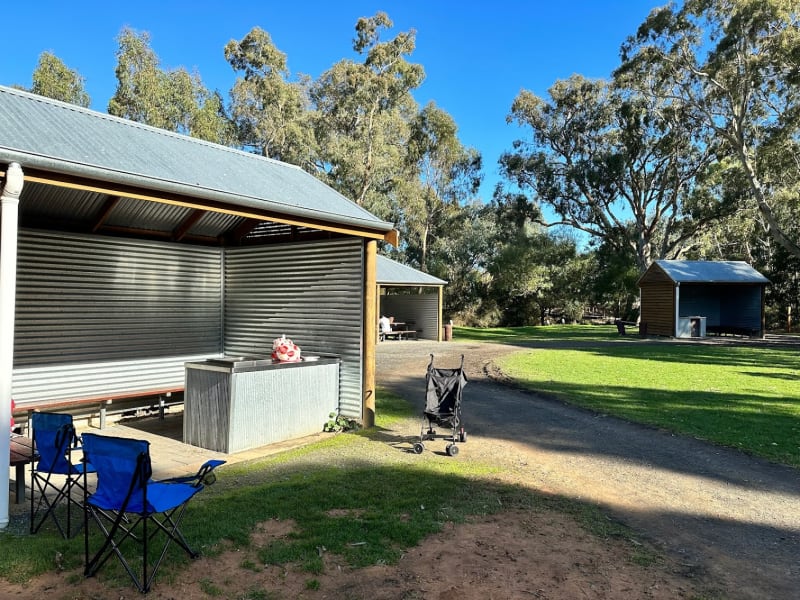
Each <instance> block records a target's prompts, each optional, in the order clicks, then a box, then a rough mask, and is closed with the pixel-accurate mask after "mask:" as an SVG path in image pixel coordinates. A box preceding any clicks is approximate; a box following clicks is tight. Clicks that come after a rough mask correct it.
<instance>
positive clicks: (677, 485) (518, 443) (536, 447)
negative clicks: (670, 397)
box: [378, 342, 800, 599]
mask: <svg viewBox="0 0 800 600" xmlns="http://www.w3.org/2000/svg"><path fill="white" fill-rule="evenodd" d="M516 350H519V348H513V347H509V346H501V345H486V344H481V345H480V346H479V345H477V344H469V343H449V344H433V343H426V342H419V343H414V342H406V343H384V344H381V345H380V347H379V352H378V372H379V374H380V375H379V381H380V383H381V385H383V386H385V387H387V388H389V389H392V390H394V391H396V392H397V393H399V394H401V395H403V396H405V397H407V398H415V397H417V398H423V397H424V394H423V390H424V380H423V379H422V378H421V377H420V375H419V374H420V373H424V370H425V366H426V365H427V362H428V360H429V354H430V353H431V352H433V353H434V354H435V356H436V362H435V364H436V365H437V366H442V367H449V366H457V365H458V361H459V359H460V355H461V354H462V353H464V354H465V355H466V365H465V366H466V370H467V373H468V375H469V377H470V379H471V382H470V384H469V385H468V387H467V388H466V390H465V402H464V423H465V425H466V428H467V430H468V444H467V445H465V446H464V447H463V448H462V454H469V455H472V456H476V457H477V456H480V455H481V454H484V453H489V454H491V456H492V458H493V460H498V461H501V462H502V463H503V464H505V466H506V468H507V470H508V472H509V474H510V477H512V478H514V479H516V480H517V481H519V482H522V483H525V484H527V485H530V486H531V487H533V488H536V489H538V490H542V491H545V492H548V493H552V494H557V495H561V496H565V497H569V498H578V499H581V500H585V501H589V502H591V503H593V504H597V505H599V506H601V507H604V508H605V509H607V510H608V511H609V512H610V513H611V514H612V515H614V516H615V517H616V518H619V519H620V520H621V521H623V522H624V523H626V524H627V525H629V526H631V527H632V528H634V529H635V530H637V531H640V532H642V533H643V534H644V535H645V536H647V537H648V538H649V539H650V541H652V542H653V543H655V544H656V545H657V546H658V547H660V548H661V549H663V551H664V552H665V553H666V554H668V555H669V556H671V557H673V558H674V559H676V560H677V561H678V564H680V565H682V566H683V567H684V568H685V569H686V572H687V573H688V574H692V575H694V576H695V577H697V578H699V579H701V580H704V581H706V582H711V583H712V584H713V587H717V586H719V588H721V589H722V590H724V592H723V593H724V596H725V597H728V598H748V599H749V598H753V599H755V598H758V599H764V598H771V599H783V598H786V599H790V598H798V595H800V592H798V590H800V558H799V557H800V502H799V500H800V479H798V472H797V471H796V470H795V469H790V468H788V467H782V466H779V465H774V464H771V463H768V462H765V461H762V460H759V459H756V458H752V457H749V456H746V455H744V454H742V453H740V452H736V451H732V450H727V449H724V448H720V447H717V446H713V445H711V444H707V443H704V442H701V441H698V440H694V439H689V438H683V437H678V436H674V435H671V434H669V433H666V432H663V431H660V430H656V429H653V428H648V427H642V426H637V425H633V424H630V423H627V422H624V421H621V420H618V419H615V418H611V417H604V416H599V415H596V414H594V413H590V412H588V411H585V410H581V409H577V408H574V407H570V406H567V405H564V404H562V403H560V402H557V401H553V400H549V399H546V398H542V397H539V396H537V395H535V394H531V393H528V392H523V391H520V390H517V389H514V388H513V387H509V386H507V385H502V384H500V383H498V382H497V381H496V380H495V379H494V378H493V377H490V376H489V375H491V374H493V373H494V375H497V372H496V369H495V367H494V365H493V363H492V359H493V358H495V357H497V356H500V355H502V354H504V353H508V352H511V351H516ZM409 374H413V376H411V375H409Z"/></svg>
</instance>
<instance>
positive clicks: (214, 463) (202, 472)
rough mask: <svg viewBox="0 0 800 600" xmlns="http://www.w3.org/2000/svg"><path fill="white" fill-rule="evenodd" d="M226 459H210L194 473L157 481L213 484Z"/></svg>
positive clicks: (195, 484)
mask: <svg viewBox="0 0 800 600" xmlns="http://www.w3.org/2000/svg"><path fill="white" fill-rule="evenodd" d="M225 462H226V461H224V460H208V461H206V462H205V463H203V465H202V466H201V467H200V468H199V469H198V470H197V473H195V474H194V475H184V476H183V477H170V478H169V479H160V480H159V481H158V482H157V483H189V484H191V485H193V486H195V487H197V486H199V485H211V484H212V483H214V482H215V481H216V480H217V476H216V474H215V473H214V469H216V468H217V467H218V466H220V465H224V464H225Z"/></svg>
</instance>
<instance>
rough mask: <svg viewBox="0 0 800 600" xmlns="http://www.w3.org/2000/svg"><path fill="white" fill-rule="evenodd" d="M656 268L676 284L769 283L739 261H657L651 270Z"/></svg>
mask: <svg viewBox="0 0 800 600" xmlns="http://www.w3.org/2000/svg"><path fill="white" fill-rule="evenodd" d="M654 267H656V268H659V269H661V270H662V271H663V272H664V273H665V274H666V275H667V276H668V277H669V278H670V279H671V280H672V281H673V282H675V283H761V284H764V283H769V279H767V278H766V277H764V276H763V275H762V274H761V273H759V272H758V271H756V270H755V269H754V268H753V267H751V266H750V265H748V264H747V263H746V262H744V261H738V260H728V261H716V260H656V261H654V262H653V264H652V265H651V266H650V269H653V268H654ZM650 269H648V271H649V270H650ZM646 275H647V273H645V275H643V276H642V279H644V278H645V277H646Z"/></svg>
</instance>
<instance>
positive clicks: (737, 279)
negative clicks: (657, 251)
mask: <svg viewBox="0 0 800 600" xmlns="http://www.w3.org/2000/svg"><path fill="white" fill-rule="evenodd" d="M768 283H769V280H768V279H767V278H766V277H764V276H763V275H762V274H761V273H759V272H758V271H756V270H755V269H753V268H752V267H751V266H750V265H748V264H747V263H745V262H742V261H702V260H699V261H691V260H657V261H654V262H653V264H651V265H650V267H649V268H648V269H647V271H645V273H644V275H642V277H641V278H640V279H639V288H640V291H641V318H640V330H643V331H644V330H646V332H647V334H648V335H665V336H672V337H702V336H705V335H706V333H716V334H735V335H749V336H758V337H761V336H763V334H764V290H765V287H766V285H767V284H768Z"/></svg>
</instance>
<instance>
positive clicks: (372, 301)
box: [362, 240, 378, 427]
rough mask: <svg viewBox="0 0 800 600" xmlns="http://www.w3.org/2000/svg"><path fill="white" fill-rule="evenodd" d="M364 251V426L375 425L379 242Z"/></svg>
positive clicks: (370, 244)
mask: <svg viewBox="0 0 800 600" xmlns="http://www.w3.org/2000/svg"><path fill="white" fill-rule="evenodd" d="M365 246H366V247H365V249H364V250H365V252H364V369H363V373H364V375H363V379H362V393H363V399H362V419H363V422H364V423H363V424H364V427H374V426H375V350H376V342H377V339H378V282H377V267H376V265H377V262H378V258H377V256H378V243H377V242H376V241H375V240H368V241H367V242H366V244H365Z"/></svg>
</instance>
